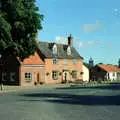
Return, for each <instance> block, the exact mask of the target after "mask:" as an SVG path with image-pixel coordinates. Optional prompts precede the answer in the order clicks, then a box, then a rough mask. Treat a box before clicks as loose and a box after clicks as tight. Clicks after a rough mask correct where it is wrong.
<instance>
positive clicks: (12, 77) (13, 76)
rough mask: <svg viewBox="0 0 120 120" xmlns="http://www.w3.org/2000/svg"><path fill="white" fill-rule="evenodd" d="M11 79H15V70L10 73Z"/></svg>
mask: <svg viewBox="0 0 120 120" xmlns="http://www.w3.org/2000/svg"><path fill="white" fill-rule="evenodd" d="M10 81H15V72H11V73H10Z"/></svg>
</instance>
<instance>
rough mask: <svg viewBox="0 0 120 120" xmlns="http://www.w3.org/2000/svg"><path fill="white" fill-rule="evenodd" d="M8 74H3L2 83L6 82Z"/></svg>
mask: <svg viewBox="0 0 120 120" xmlns="http://www.w3.org/2000/svg"><path fill="white" fill-rule="evenodd" d="M6 77H7V74H6V73H5V72H3V73H2V81H6Z"/></svg>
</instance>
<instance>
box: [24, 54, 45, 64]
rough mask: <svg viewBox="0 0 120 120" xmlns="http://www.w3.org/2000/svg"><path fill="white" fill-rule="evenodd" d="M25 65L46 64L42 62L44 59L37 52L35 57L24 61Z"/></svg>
mask: <svg viewBox="0 0 120 120" xmlns="http://www.w3.org/2000/svg"><path fill="white" fill-rule="evenodd" d="M23 63H24V64H44V62H43V61H42V59H41V58H40V56H39V55H38V53H37V52H35V54H34V55H33V56H32V55H31V56H30V57H29V58H26V59H24V61H23Z"/></svg>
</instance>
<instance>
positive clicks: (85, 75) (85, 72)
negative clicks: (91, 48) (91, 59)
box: [83, 65, 89, 82]
mask: <svg viewBox="0 0 120 120" xmlns="http://www.w3.org/2000/svg"><path fill="white" fill-rule="evenodd" d="M83 81H87V82H88V81H89V69H88V68H87V67H86V66H85V65H83Z"/></svg>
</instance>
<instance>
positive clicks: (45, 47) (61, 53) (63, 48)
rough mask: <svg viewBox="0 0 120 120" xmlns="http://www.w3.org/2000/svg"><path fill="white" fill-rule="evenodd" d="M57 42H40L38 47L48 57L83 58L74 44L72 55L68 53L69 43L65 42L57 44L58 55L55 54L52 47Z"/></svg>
mask: <svg viewBox="0 0 120 120" xmlns="http://www.w3.org/2000/svg"><path fill="white" fill-rule="evenodd" d="M54 44H56V43H49V42H41V41H40V42H39V43H38V47H39V49H40V51H41V53H42V54H43V55H44V56H45V57H46V58H54V57H55V56H57V58H59V59H83V57H81V56H80V55H79V53H78V52H77V51H76V49H75V48H74V47H72V46H70V47H71V55H67V48H68V45H65V44H56V45H57V55H54V54H53V51H52V47H53V45H54Z"/></svg>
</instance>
